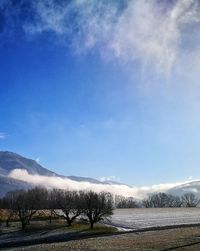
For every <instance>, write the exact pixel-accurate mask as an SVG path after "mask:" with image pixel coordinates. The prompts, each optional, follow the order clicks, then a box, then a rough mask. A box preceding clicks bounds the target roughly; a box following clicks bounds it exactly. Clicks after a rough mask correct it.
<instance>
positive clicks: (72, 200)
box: [0, 188, 113, 229]
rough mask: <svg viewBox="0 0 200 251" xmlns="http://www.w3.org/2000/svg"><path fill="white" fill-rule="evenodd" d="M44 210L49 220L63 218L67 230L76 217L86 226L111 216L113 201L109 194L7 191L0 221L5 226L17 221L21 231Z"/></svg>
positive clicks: (91, 226)
mask: <svg viewBox="0 0 200 251" xmlns="http://www.w3.org/2000/svg"><path fill="white" fill-rule="evenodd" d="M42 210H45V211H46V212H47V211H48V218H49V221H50V222H51V221H52V217H53V216H56V217H58V218H63V219H65V221H66V223H67V225H68V226H69V227H70V226H71V225H72V223H73V222H74V221H75V220H76V219H77V218H78V217H79V218H82V220H85V221H88V222H89V223H90V228H91V229H93V226H94V223H97V222H99V221H101V220H105V219H107V218H109V217H110V216H111V215H112V213H113V198H112V195H111V194H110V193H104V192H101V193H95V192H92V191H89V192H82V191H80V192H76V191H66V190H56V189H54V190H47V189H44V188H34V189H30V190H28V191H25V190H17V191H12V192H9V193H8V194H7V195H6V196H5V197H4V198H2V199H1V201H0V222H2V221H5V222H6V225H7V227H8V225H9V222H10V221H11V220H19V221H20V222H21V227H22V229H25V228H26V227H27V226H28V225H29V224H30V223H31V219H32V218H33V216H34V215H36V213H37V212H39V211H40V212H41V211H42Z"/></svg>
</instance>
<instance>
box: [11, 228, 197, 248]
mask: <svg viewBox="0 0 200 251" xmlns="http://www.w3.org/2000/svg"><path fill="white" fill-rule="evenodd" d="M10 250H13V251H51V250H52V251H68V250H69V251H79V250H80V251H105V250H106V251H111V250H116V251H123V250H128V251H130V250H141V251H143V250H145V251H146V250H149V251H150V250H154V251H155V250H156V251H157V250H159V251H161V250H163V251H164V250H165V251H167V250H183V251H185V250H190V251H198V250H200V227H188V228H181V229H170V230H159V231H151V232H143V233H125V234H122V235H113V236H109V237H98V238H90V239H84V240H75V241H68V242H63V243H56V244H46V245H44V244H42V245H36V246H30V247H26V248H16V249H10Z"/></svg>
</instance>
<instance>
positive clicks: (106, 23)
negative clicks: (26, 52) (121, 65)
mask: <svg viewBox="0 0 200 251" xmlns="http://www.w3.org/2000/svg"><path fill="white" fill-rule="evenodd" d="M124 3H125V4H124V6H121V5H119V2H118V1H111V2H108V1H93V0H74V1H70V2H69V3H66V2H65V3H63V4H58V2H56V1H54V0H43V1H37V2H35V3H34V4H33V9H34V10H35V13H36V16H37V18H35V19H34V22H26V23H25V24H24V25H23V28H24V30H25V32H26V34H28V35H36V34H40V33H42V32H46V31H51V32H54V33H55V34H56V35H58V36H60V37H61V36H62V37H63V38H64V41H68V42H66V43H67V45H68V46H69V44H70V46H72V47H73V48H74V49H76V50H77V51H79V52H80V51H88V50H92V49H93V50H98V52H99V53H100V54H101V55H102V56H103V57H106V58H110V59H119V61H120V62H121V61H124V62H139V63H140V64H141V65H142V67H143V69H145V68H151V69H152V68H153V70H155V71H156V72H158V73H164V74H169V73H170V72H171V71H172V69H173V67H174V66H175V64H178V63H180V60H179V58H182V57H183V55H182V54H184V52H183V51H187V56H189V54H190V55H191V53H188V52H193V51H194V46H193V45H194V44H193V43H192V44H191V41H190V43H189V42H188V41H187V40H188V33H191V25H196V26H195V29H196V30H195V34H197V33H198V34H200V27H199V22H200V17H199V10H200V8H199V2H198V1H195V0H183V1H158V0H155V1H148V0H135V1H127V2H126V1H124ZM66 36H68V37H70V39H66ZM198 42H199V40H198ZM182 47H184V50H182ZM186 47H187V48H186ZM198 50H199V48H198ZM195 51H197V50H196V49H195Z"/></svg>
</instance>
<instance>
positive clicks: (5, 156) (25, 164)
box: [0, 151, 200, 196]
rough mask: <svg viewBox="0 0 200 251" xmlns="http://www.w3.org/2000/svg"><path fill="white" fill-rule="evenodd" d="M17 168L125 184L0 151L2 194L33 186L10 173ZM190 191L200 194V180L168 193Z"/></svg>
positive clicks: (84, 180) (78, 179)
mask: <svg viewBox="0 0 200 251" xmlns="http://www.w3.org/2000/svg"><path fill="white" fill-rule="evenodd" d="M16 169H21V170H26V171H27V173H28V174H31V175H41V176H48V177H57V178H64V179H65V178H67V179H69V180H72V181H77V182H89V183H91V184H100V185H105V184H107V185H108V184H111V185H113V184H115V185H123V184H121V183H118V182H113V181H106V182H101V181H99V180H96V179H93V178H86V177H77V176H63V175H59V174H57V173H55V172H52V171H50V170H48V169H46V168H44V167H42V166H41V165H40V164H39V163H38V162H36V161H35V160H32V159H28V158H25V157H22V156H21V155H19V154H16V153H13V152H8V151H0V196H2V195H4V194H5V193H7V192H8V191H11V190H16V189H27V188H31V187H33V184H32V183H29V182H27V181H24V180H23V179H20V178H19V176H18V178H16V176H12V177H11V176H10V175H9V174H10V173H11V172H12V171H14V170H16ZM13 177H14V178H13ZM22 180H23V181H22ZM44 185H45V184H44ZM127 187H128V186H127ZM129 188H131V187H129ZM119 189H121V188H119ZM188 192H193V193H195V194H198V195H200V180H199V181H191V182H188V183H184V184H182V185H179V186H176V187H174V188H171V189H169V190H167V191H166V193H170V194H174V195H182V194H184V193H188Z"/></svg>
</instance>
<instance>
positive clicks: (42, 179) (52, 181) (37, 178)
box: [9, 169, 187, 199]
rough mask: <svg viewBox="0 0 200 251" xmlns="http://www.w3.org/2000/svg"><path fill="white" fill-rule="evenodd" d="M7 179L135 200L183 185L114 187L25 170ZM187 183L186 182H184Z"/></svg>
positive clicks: (18, 170)
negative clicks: (103, 193) (110, 194)
mask: <svg viewBox="0 0 200 251" xmlns="http://www.w3.org/2000/svg"><path fill="white" fill-rule="evenodd" d="M9 177H11V178H14V179H17V180H22V181H26V182H28V183H30V184H33V185H35V186H42V187H46V188H49V189H52V188H58V189H68V190H87V191H90V190H92V191H95V192H98V193H99V192H102V191H104V192H110V193H112V194H114V195H122V196H126V197H134V198H136V199H143V198H145V197H147V196H148V194H150V193H156V192H166V191H168V190H169V189H171V188H174V187H176V186H178V185H182V184H184V183H175V184H158V185H153V186H143V187H131V186H128V185H123V184H121V185H115V184H93V183H90V182H83V181H73V180H70V179H68V178H61V177H49V176H43V175H38V174H29V173H28V172H27V171H26V170H23V169H15V170H13V171H11V173H10V174H9ZM185 183H187V182H185Z"/></svg>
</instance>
